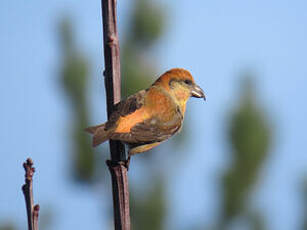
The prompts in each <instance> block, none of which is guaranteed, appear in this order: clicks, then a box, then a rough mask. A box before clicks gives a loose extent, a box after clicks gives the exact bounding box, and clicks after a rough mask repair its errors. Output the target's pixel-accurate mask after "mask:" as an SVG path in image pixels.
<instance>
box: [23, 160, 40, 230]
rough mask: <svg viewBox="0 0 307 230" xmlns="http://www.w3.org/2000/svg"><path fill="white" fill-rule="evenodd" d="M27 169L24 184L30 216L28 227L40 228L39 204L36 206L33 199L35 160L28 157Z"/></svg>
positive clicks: (32, 229) (32, 228)
mask: <svg viewBox="0 0 307 230" xmlns="http://www.w3.org/2000/svg"><path fill="white" fill-rule="evenodd" d="M23 167H24V169H25V172H26V173H25V184H24V185H23V186H22V191H23V195H24V197H25V201H26V208H27V216H28V229H29V230H38V214H39V205H38V204H37V205H35V206H34V199H33V175H34V172H35V168H33V161H32V160H31V159H30V158H28V159H27V161H26V162H25V163H23Z"/></svg>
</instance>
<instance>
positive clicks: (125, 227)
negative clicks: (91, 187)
mask: <svg viewBox="0 0 307 230" xmlns="http://www.w3.org/2000/svg"><path fill="white" fill-rule="evenodd" d="M101 4H102V18H103V40H104V60H105V71H104V76H105V86H106V93H107V108H108V116H110V115H111V114H112V112H113V108H114V104H115V103H117V102H119V101H120V99H121V96H120V86H121V78H120V77H121V76H120V56H119V39H118V33H117V18H116V0H101ZM110 152H111V161H107V165H108V167H109V170H110V173H111V178H112V191H113V206H114V225H115V230H130V211H129V187H128V177H127V171H128V169H127V167H126V166H125V165H126V164H125V163H124V162H125V161H126V155H125V148H124V145H123V144H122V143H121V142H119V141H110Z"/></svg>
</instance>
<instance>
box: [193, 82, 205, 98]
mask: <svg viewBox="0 0 307 230" xmlns="http://www.w3.org/2000/svg"><path fill="white" fill-rule="evenodd" d="M191 96H192V97H197V98H204V100H206V96H205V93H204V91H203V90H202V89H201V88H200V87H199V86H198V85H196V84H195V85H194V86H193V88H192V91H191Z"/></svg>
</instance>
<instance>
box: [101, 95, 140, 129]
mask: <svg viewBox="0 0 307 230" xmlns="http://www.w3.org/2000/svg"><path fill="white" fill-rule="evenodd" d="M145 93H146V91H145V90H141V91H139V92H137V93H136V94H133V95H131V96H129V97H128V98H127V99H126V100H123V101H120V102H119V103H117V104H116V105H115V106H114V111H113V113H112V115H111V116H110V119H109V120H108V122H107V123H106V127H105V128H106V129H110V128H113V127H115V125H116V122H117V121H118V119H119V118H120V117H125V116H127V115H129V114H131V113H133V112H135V111H136V110H138V109H140V108H141V107H142V106H143V105H144V96H145Z"/></svg>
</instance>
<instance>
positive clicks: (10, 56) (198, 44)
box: [0, 0, 307, 230]
mask: <svg viewBox="0 0 307 230" xmlns="http://www.w3.org/2000/svg"><path fill="white" fill-rule="evenodd" d="M118 2H119V17H120V29H121V30H120V31H121V32H120V34H121V35H124V33H123V31H124V25H125V18H126V17H127V15H129V13H131V6H130V5H129V3H128V2H127V1H120V0H119V1H118ZM162 4H166V3H162ZM165 8H166V9H169V12H170V14H169V24H168V31H167V32H166V35H165V37H164V38H162V39H161V41H160V44H159V47H158V49H157V50H156V51H155V52H154V56H155V58H156V59H157V60H158V61H159V69H160V72H159V73H157V75H158V74H160V73H162V72H164V71H165V70H167V69H169V68H172V67H177V66H178V67H184V68H187V69H189V70H190V71H191V72H192V74H193V75H194V77H195V79H196V80H197V82H198V84H199V85H201V86H202V87H203V88H204V90H205V91H206V94H207V97H208V101H207V102H206V103H205V104H204V103H202V102H200V101H197V100H191V101H190V102H189V105H188V111H187V119H190V120H191V122H190V123H191V128H190V132H191V133H190V136H191V137H193V138H190V142H189V144H188V145H187V146H186V150H188V151H189V157H188V158H186V167H185V168H184V169H182V172H181V173H180V174H181V175H179V176H178V177H175V176H173V177H172V180H171V182H170V184H171V186H173V188H174V189H175V188H176V189H177V190H178V193H177V194H175V195H172V198H171V199H170V203H171V204H172V207H173V210H174V215H173V216H172V217H171V219H170V221H169V222H170V223H169V224H170V225H172V221H174V220H177V218H181V219H183V218H184V222H183V224H184V223H193V222H194V221H195V218H200V219H202V221H203V222H205V223H207V224H210V223H213V222H214V219H215V218H216V215H217V212H218V210H217V207H218V201H217V200H216V199H215V198H217V191H218V185H216V183H215V180H216V177H217V176H218V175H217V173H218V172H220V170H221V169H223V168H224V167H225V166H226V165H227V159H228V156H227V151H228V149H227V146H225V143H224V141H223V138H224V136H223V135H224V131H225V123H226V117H225V112H228V111H229V109H230V108H232V107H233V106H236V105H237V104H238V96H239V95H238V89H239V87H238V83H239V80H240V78H239V76H238V75H239V73H240V71H241V70H244V69H251V70H253V71H254V72H255V73H256V79H255V84H256V89H257V92H258V94H257V100H258V101H259V103H260V104H261V105H262V106H263V107H264V108H265V110H266V111H267V113H268V116H269V119H270V120H271V122H272V125H273V127H274V134H275V137H274V145H273V147H272V153H271V157H270V158H269V159H268V161H267V162H266V164H265V165H264V169H263V173H262V174H261V177H260V180H259V183H258V185H259V186H258V187H259V189H257V191H256V192H255V194H254V195H253V203H254V204H255V206H256V207H259V209H261V210H263V213H264V215H265V216H266V218H267V224H268V227H270V228H269V229H278V230H287V229H289V230H290V229H298V228H299V226H298V224H299V223H300V217H301V211H302V206H301V203H300V202H301V201H300V200H299V196H298V195H299V190H298V189H299V187H298V186H299V183H300V180H301V179H302V178H301V176H302V174H303V173H306V167H307V153H306V141H307V137H306V134H305V127H306V125H305V118H306V117H307V109H306V98H307V89H306V86H307V67H306V59H307V43H306V41H307V12H306V11H307V3H306V1H298V0H292V1H264V0H258V1H243V0H233V1H221V0H219V1H193V4H192V3H191V1H184V0H177V1H175V0H173V1H168V3H167V4H166V5H165ZM67 12H68V13H69V14H70V15H71V16H72V17H73V19H74V21H75V26H76V32H77V34H78V36H77V37H78V38H79V40H78V43H79V45H80V48H81V49H82V50H84V52H86V53H87V54H88V56H89V57H90V58H91V59H92V61H93V63H94V64H93V68H92V75H93V78H95V77H97V76H99V73H100V71H101V69H102V67H101V66H102V63H103V57H102V50H101V44H102V41H101V39H102V31H101V8H100V1H86V2H85V1H72V0H70V1H69V0H65V1H63V0H61V1H60V0H55V1H49V2H45V1H37V0H36V1H34V0H33V1H17V0H10V1H8V0H6V1H5V0H4V1H1V3H0V31H1V36H0V50H1V54H0V63H1V68H0V76H1V79H2V80H1V84H0V105H1V113H0V114H1V115H0V118H1V126H2V132H0V140H1V141H0V143H1V149H0V155H1V156H4V157H2V160H1V161H0V175H2V177H3V178H4V182H5V186H1V196H0V221H1V220H9V219H11V220H17V222H18V224H19V226H20V227H21V228H22V227H23V225H24V224H25V220H26V219H25V208H24V200H23V196H22V194H21V190H20V186H21V184H22V183H23V169H22V167H21V164H22V161H23V160H24V159H25V158H26V157H27V156H29V155H30V156H31V157H32V158H33V159H34V160H35V162H36V166H37V168H38V171H39V173H37V175H35V199H36V200H37V201H38V202H40V204H41V205H42V206H45V207H48V206H51V207H52V208H53V209H55V210H57V211H56V212H57V213H58V214H59V215H56V216H55V220H54V229H69V228H72V227H76V226H78V228H80V229H82V228H86V226H87V225H88V223H91V224H92V226H93V228H92V229H102V228H103V226H102V221H101V216H102V214H101V203H100V202H99V204H97V199H98V200H101V198H100V196H99V195H100V194H98V193H97V192H93V191H88V190H86V189H83V188H82V187H78V186H74V185H72V184H70V183H68V182H67V179H68V177H69V176H68V175H67V166H68V165H69V163H68V160H69V158H68V154H67V152H68V151H69V146H68V144H67V134H66V133H65V132H63V130H64V129H65V127H67V124H68V123H69V118H70V115H69V109H68V105H67V103H66V100H65V97H64V95H63V92H61V90H60V89H59V88H60V87H59V79H58V77H57V68H58V66H59V57H60V53H59V46H58V41H57V36H56V26H57V22H58V20H59V19H60V18H61V16H62V15H63V14H64V13H67ZM101 84H102V83H101ZM102 88H103V87H102V85H98V86H95V87H94V90H96V91H95V93H97V94H99V93H101V89H102ZM95 93H94V94H95ZM91 103H93V106H95V107H96V106H102V103H101V101H100V102H99V101H96V102H95V101H94V102H91ZM103 110H104V108H103V107H102V108H99V111H98V110H97V114H98V115H97V120H94V121H93V123H96V122H100V121H102V120H104V117H105V113H102V112H101V111H103ZM99 116H103V118H101V117H99ZM60 127H61V128H60ZM200 131H202V132H203V134H202V139H201V140H200V139H199V138H197V136H199V135H198V134H199V132H200ZM162 148H163V147H162ZM200 148H202V149H204V150H203V151H202V152H201V153H200V152H199V149H200ZM135 161H136V162H137V161H138V159H136V160H135ZM195 164H196V165H197V167H195ZM193 170H199V172H201V174H202V175H203V178H204V179H203V182H202V184H201V185H199V183H198V181H197V180H195V179H193V177H192V175H193V174H194V173H195V171H193ZM129 174H130V175H129V176H130V177H132V179H133V177H134V176H135V174H134V170H133V169H131V171H130V172H129ZM178 178H180V179H178ZM187 183H188V186H187ZM187 192H188V193H189V194H190V196H186V195H185V194H186V193H187ZM59 194H60V196H59ZM191 197H202V199H201V200H199V199H194V200H193V199H192V200H191ZM105 199H107V198H105ZM178 200H180V201H181V202H180V204H177V205H178V206H176V205H175V203H177V201H178ZM102 203H103V202H102ZM187 204H190V205H187ZM184 207H185V208H184ZM204 207H206V209H205V210H204ZM208 210H210V211H208ZM81 217H83V218H82V219H81ZM107 217H108V216H107V214H106V217H104V218H105V220H107ZM77 220H78V221H77ZM79 220H82V221H79ZM108 225H111V223H107V224H106V225H105V226H104V227H106V226H108Z"/></svg>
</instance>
